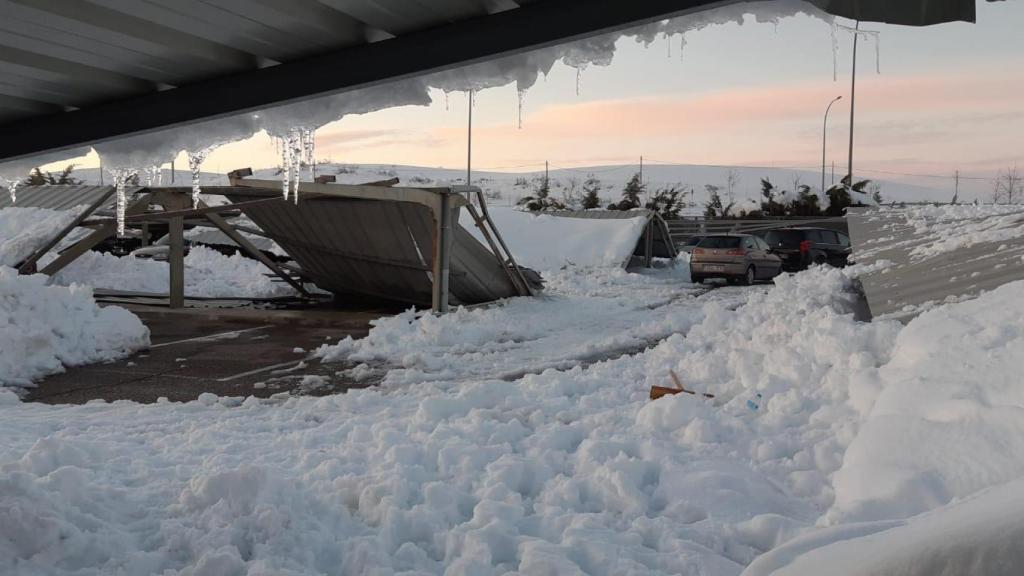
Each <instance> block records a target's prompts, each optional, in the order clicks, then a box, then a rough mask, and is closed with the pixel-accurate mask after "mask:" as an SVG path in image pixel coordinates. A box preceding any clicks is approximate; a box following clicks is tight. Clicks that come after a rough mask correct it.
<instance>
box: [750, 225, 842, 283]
mask: <svg viewBox="0 0 1024 576" xmlns="http://www.w3.org/2000/svg"><path fill="white" fill-rule="evenodd" d="M757 234H758V236H761V237H762V238H764V241H765V242H767V243H768V246H770V247H771V249H772V253H773V254H775V255H777V256H778V257H779V258H781V259H782V269H783V270H785V271H787V272H797V271H800V270H806V269H807V267H808V266H810V265H811V264H830V265H832V266H836V267H840V268H841V267H843V266H846V264H847V260H848V259H849V257H850V237H849V236H847V235H846V234H843V233H842V232H837V231H835V230H829V229H828V228H803V227H799V228H780V229H778V230H766V231H763V232H758V233H757Z"/></svg>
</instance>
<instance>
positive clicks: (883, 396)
mask: <svg viewBox="0 0 1024 576" xmlns="http://www.w3.org/2000/svg"><path fill="white" fill-rule="evenodd" d="M892 357H893V360H892V361H891V362H890V363H888V364H887V365H886V366H885V367H884V368H882V370H881V371H880V372H879V378H878V381H876V382H862V383H860V385H859V386H858V387H856V388H855V389H853V390H851V394H852V397H853V400H854V404H855V406H856V407H857V409H858V410H859V411H861V412H862V413H863V414H864V415H865V416H866V418H867V419H866V421H865V423H864V424H863V426H862V427H861V429H860V432H859V434H858V435H857V438H856V439H855V440H854V441H853V443H852V444H851V445H850V448H849V449H848V450H847V452H846V455H845V458H844V460H843V467H842V468H841V469H840V470H839V472H838V473H837V474H836V478H835V487H836V501H835V504H834V506H833V508H832V510H831V511H830V512H829V515H828V521H829V522H849V521H864V520H880V519H889V518H905V517H908V516H912V515H915V514H918V513H921V512H925V511H927V510H930V509H932V508H935V507H938V506H942V505H944V504H946V503H948V502H950V501H952V500H955V499H959V498H963V497H965V496H968V495H970V494H973V493H975V492H977V491H979V490H981V489H984V488H987V487H989V486H993V485H997V484H1002V483H1005V482H1008V481H1010V480H1013V479H1015V478H1021V477H1024V459H1022V458H1021V455H1022V454H1024V389H1022V388H1021V386H1020V376H1019V375H1020V374H1021V372H1022V371H1024V282H1014V283H1012V284H1007V285H1004V286H1002V287H1000V288H999V289H997V290H994V291H992V292H989V293H987V294H984V295H982V296H981V297H979V298H978V299H976V300H972V301H967V302H963V303H959V304H955V305H950V306H943V307H940V308H937V309H934V310H931V311H929V312H926V313H924V314H922V315H921V316H919V317H917V318H915V319H914V320H913V321H911V322H910V324H909V325H908V326H907V327H906V329H904V330H903V331H902V332H901V333H900V335H899V338H898V339H897V340H896V346H895V348H894V349H893V352H892Z"/></svg>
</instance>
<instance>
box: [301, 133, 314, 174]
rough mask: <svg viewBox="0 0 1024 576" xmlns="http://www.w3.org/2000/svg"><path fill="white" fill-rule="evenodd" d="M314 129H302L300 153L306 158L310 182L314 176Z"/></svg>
mask: <svg viewBox="0 0 1024 576" xmlns="http://www.w3.org/2000/svg"><path fill="white" fill-rule="evenodd" d="M315 142H316V128H303V129H302V152H303V154H304V155H305V158H306V166H307V167H309V179H310V180H312V179H313V178H314V177H315V174H316V170H315V167H316V157H315V156H314V154H315V152H316V151H315Z"/></svg>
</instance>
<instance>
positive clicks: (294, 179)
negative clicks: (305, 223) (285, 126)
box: [278, 126, 316, 204]
mask: <svg viewBox="0 0 1024 576" xmlns="http://www.w3.org/2000/svg"><path fill="white" fill-rule="evenodd" d="M315 143H316V129H315V128H304V127H301V126H299V127H295V128H292V129H290V130H289V131H288V133H287V134H286V135H285V136H284V137H283V138H280V139H279V144H280V145H279V147H278V151H279V152H280V154H281V174H282V177H281V192H282V194H284V199H285V200H287V199H288V198H289V197H291V198H293V199H294V201H295V203H296V204H298V203H299V179H300V176H301V174H302V165H303V164H305V165H306V166H308V167H309V172H310V179H312V178H313V176H314V171H315V166H316V160H315V153H316V149H315Z"/></svg>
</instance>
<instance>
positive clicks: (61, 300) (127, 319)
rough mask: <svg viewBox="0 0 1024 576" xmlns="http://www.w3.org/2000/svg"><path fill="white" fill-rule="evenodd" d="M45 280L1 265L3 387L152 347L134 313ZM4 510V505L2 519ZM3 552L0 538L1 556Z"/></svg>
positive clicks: (80, 289) (0, 506)
mask: <svg viewBox="0 0 1024 576" xmlns="http://www.w3.org/2000/svg"><path fill="white" fill-rule="evenodd" d="M46 281H47V277H46V276H43V275H41V274H36V275H31V276H19V275H18V273H17V271H15V270H14V269H13V268H8V267H6V266H0V387H2V386H12V385H13V386H30V385H31V384H32V380H33V379H36V378H40V377H42V376H45V375H47V374H53V373H55V372H61V371H63V369H64V368H63V367H64V366H75V365H79V364H88V363H91V362H100V361H104V360H112V359H115V358H121V357H124V356H127V355H128V354H129V353H131V352H132V351H134V350H137V349H139V348H143V347H145V346H148V345H149V330H148V329H147V328H146V327H145V326H143V325H142V322H140V321H139V319H138V318H137V317H136V316H135V315H134V314H132V313H131V312H129V311H127V310H125V309H123V308H118V307H113V306H111V307H107V308H99V307H98V306H96V302H95V301H94V300H93V299H92V291H91V290H90V289H88V288H86V287H83V286H71V287H68V288H65V287H63V286H47V285H46ZM2 484H3V482H2V481H0V485H2ZM0 492H3V491H2V490H0ZM2 510H4V504H3V503H2V500H0V517H2V516H4V515H5V513H4V512H3V511H2ZM0 525H9V522H8V521H7V520H4V521H2V522H0ZM0 530H2V529H0ZM3 550H4V546H3V540H2V537H0V555H2V552H3ZM0 571H2V570H0Z"/></svg>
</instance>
